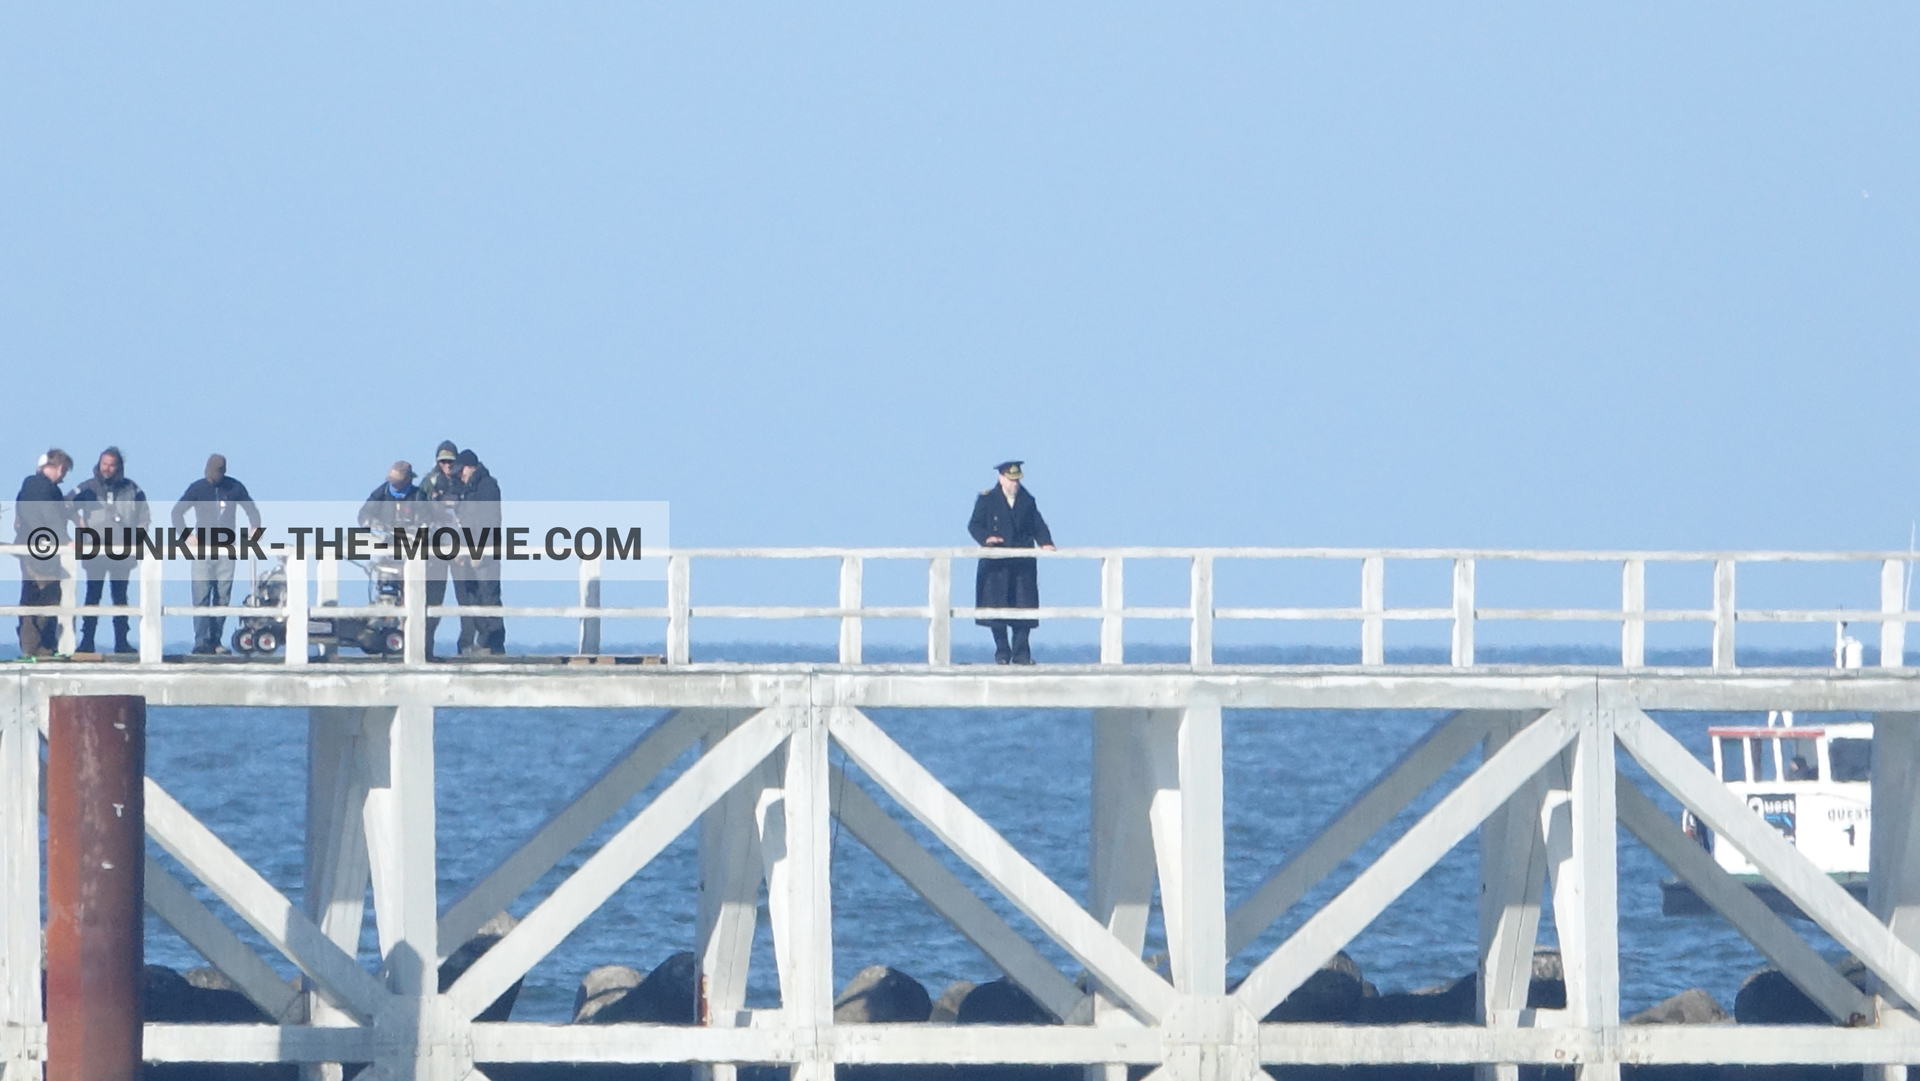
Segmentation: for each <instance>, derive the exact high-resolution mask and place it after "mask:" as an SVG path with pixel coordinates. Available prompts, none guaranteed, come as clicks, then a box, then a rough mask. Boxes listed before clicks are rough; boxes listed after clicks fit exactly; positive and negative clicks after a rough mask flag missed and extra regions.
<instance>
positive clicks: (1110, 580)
mask: <svg viewBox="0 0 1920 1081" xmlns="http://www.w3.org/2000/svg"><path fill="white" fill-rule="evenodd" d="M1124 562H1125V561H1124V560H1122V559H1121V557H1119V556H1104V557H1102V558H1101V560H1100V663H1101V664H1122V663H1124V662H1125V660H1126V651H1127V646H1126V642H1127V639H1126V622H1125V617H1123V616H1122V615H1121V614H1120V613H1121V611H1122V610H1123V609H1124V608H1126V588H1125V582H1124V580H1123V578H1122V575H1123V574H1124V570H1123V565H1124Z"/></svg>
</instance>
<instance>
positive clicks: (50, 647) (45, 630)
mask: <svg viewBox="0 0 1920 1081" xmlns="http://www.w3.org/2000/svg"><path fill="white" fill-rule="evenodd" d="M72 468H73V459H72V458H71V457H70V456H68V454H67V452H66V451H64V450H61V449H60V448H59V447H54V448H53V449H52V450H49V451H47V452H46V453H45V454H42V455H41V456H40V460H39V461H38V462H36V463H35V464H34V469H33V472H31V473H29V474H27V479H26V480H24V481H21V482H20V494H19V495H17V496H14V497H13V502H14V508H13V543H15V544H29V543H30V542H31V538H32V537H33V536H34V535H35V533H38V532H40V531H42V530H45V531H49V532H51V533H52V534H53V537H54V540H55V541H56V542H57V543H56V544H54V545H52V546H43V545H35V546H33V547H34V548H35V549H36V550H38V549H41V548H42V547H46V550H47V554H46V555H45V556H41V557H35V556H32V555H22V556H21V557H20V605H21V607H23V608H24V607H28V606H32V607H35V608H42V607H50V606H53V605H57V604H59V603H60V581H61V579H63V578H65V577H66V576H67V572H66V571H65V570H64V569H62V568H61V566H60V551H59V550H60V549H61V548H64V547H66V545H67V543H68V541H69V538H68V536H67V522H68V521H69V520H70V516H71V513H72V512H71V511H70V510H69V509H68V507H67V497H66V496H65V495H63V494H61V492H60V482H61V481H63V480H66V479H67V470H69V469H72ZM40 535H41V537H42V538H43V540H44V538H45V536H46V534H45V533H40ZM59 645H60V620H59V619H57V618H55V617H54V616H21V617H20V655H21V656H22V657H51V656H53V652H54V650H55V649H56V648H58V647H59Z"/></svg>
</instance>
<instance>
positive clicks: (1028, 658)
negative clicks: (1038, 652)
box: [1013, 627, 1033, 664]
mask: <svg viewBox="0 0 1920 1081" xmlns="http://www.w3.org/2000/svg"><path fill="white" fill-rule="evenodd" d="M1032 633H1033V628H1032V627H1015V628H1014V629H1013V663H1015V664H1032V663H1033V650H1032V649H1030V648H1028V646H1027V635H1029V634H1032Z"/></svg>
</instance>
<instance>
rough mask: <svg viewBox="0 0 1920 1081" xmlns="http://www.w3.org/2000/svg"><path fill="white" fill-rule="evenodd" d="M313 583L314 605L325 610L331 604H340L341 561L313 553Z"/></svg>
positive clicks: (317, 552)
mask: <svg viewBox="0 0 1920 1081" xmlns="http://www.w3.org/2000/svg"><path fill="white" fill-rule="evenodd" d="M313 582H314V591H315V596H314V598H313V603H314V604H316V605H318V606H320V607H322V608H324V607H326V606H327V605H329V604H339V603H340V561H339V560H337V559H328V558H327V557H326V556H323V555H321V554H320V553H319V551H317V550H316V551H315V552H314V553H313Z"/></svg>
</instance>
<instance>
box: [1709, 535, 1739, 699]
mask: <svg viewBox="0 0 1920 1081" xmlns="http://www.w3.org/2000/svg"><path fill="white" fill-rule="evenodd" d="M1733 613H1734V607H1733V560H1731V559H1716V560H1714V561H1713V669H1714V671H1716V672H1731V671H1733V669H1734V667H1735V665H1736V662H1735V661H1734V656H1733Z"/></svg>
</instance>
